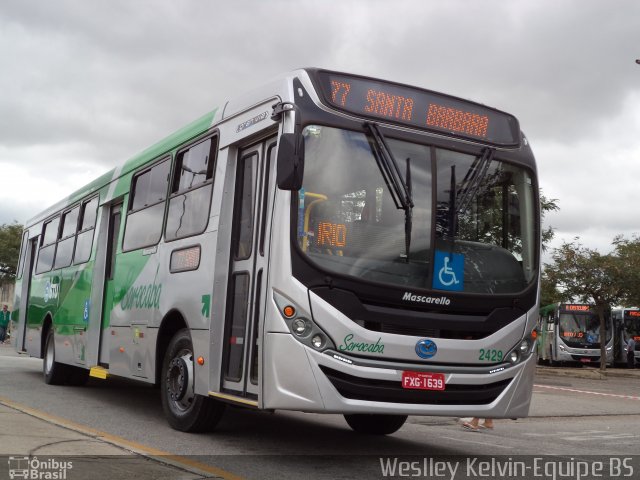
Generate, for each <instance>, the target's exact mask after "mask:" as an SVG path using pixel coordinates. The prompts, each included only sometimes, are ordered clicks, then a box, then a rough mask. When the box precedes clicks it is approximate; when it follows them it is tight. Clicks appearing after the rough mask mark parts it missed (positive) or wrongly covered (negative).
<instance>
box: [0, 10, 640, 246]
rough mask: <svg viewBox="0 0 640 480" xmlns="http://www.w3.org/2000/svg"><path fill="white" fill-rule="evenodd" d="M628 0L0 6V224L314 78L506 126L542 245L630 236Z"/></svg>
mask: <svg viewBox="0 0 640 480" xmlns="http://www.w3.org/2000/svg"><path fill="white" fill-rule="evenodd" d="M636 58H640V2H638V1H636V0H629V1H625V0H618V1H616V2H609V1H604V0H602V1H595V0H573V1H568V0H567V1H560V2H559V1H552V0H518V1H515V0H500V1H497V0H494V1H491V0H489V1H472V0H447V1H444V0H437V1H436V0H416V1H410V0H393V1H391V0H327V1H322V2H318V1H307V0H246V1H242V0H237V1H222V0H218V1H213V0H153V1H151V0H123V1H121V0H109V1H106V0H97V1H86V0H52V1H47V0H39V1H34V0H3V1H2V2H0V65H2V67H1V68H2V74H0V175H1V179H2V186H1V187H0V223H7V222H11V221H13V220H17V221H19V222H21V223H22V222H24V221H26V220H27V219H28V218H30V217H31V216H33V215H34V214H36V213H37V212H39V211H40V210H42V209H44V208H45V207H47V206H49V205H50V204H53V203H55V202H56V201H57V200H59V199H61V198H62V197H64V196H66V195H67V194H69V193H71V192H72V191H73V190H75V189H76V188H78V187H80V186H82V185H83V184H84V183H86V182H88V181H90V180H92V179H93V178H95V177H97V176H98V175H100V174H102V173H104V172H105V171H107V170H108V169H110V168H112V167H113V166H115V165H117V164H120V163H122V162H123V161H124V160H126V159H127V158H129V157H130V156H132V155H133V154H135V153H137V152H139V151H141V150H142V149H144V148H145V147H147V146H149V145H150V144H152V143H154V142H155V141H157V140H159V139H161V138H162V137H164V136H165V135H167V134H169V133H171V132H172V131H174V130H176V129H177V128H179V127H180V126H182V125H183V124H185V123H187V122H189V121H191V120H193V119H195V118H197V117H199V116H200V115H202V114H203V113H206V112H208V111H210V110H212V109H213V108H214V107H216V106H218V105H220V104H221V103H222V102H223V101H224V100H225V99H226V98H228V97H233V96H235V95H237V94H240V93H242V91H243V90H245V89H248V88H251V87H253V86H256V85H258V84H260V83H261V82H262V81H264V80H266V79H269V78H271V77H272V76H274V75H277V74H278V73H281V72H284V71H288V70H292V69H294V68H298V67H306V66H317V67H324V68H328V69H335V70H342V71H350V72H354V73H360V74H365V75H371V76H376V77H381V78H385V79H390V80H394V81H399V82H403V83H408V84H414V85H417V86H421V87H425V88H429V89H432V90H439V91H443V92H446V93H450V94H453V95H458V96H461V97H465V98H470V99H473V100H475V101H479V102H481V103H486V104H489V105H491V106H494V107H497V108H500V109H502V110H505V111H507V112H510V113H513V114H514V115H516V116H517V117H518V118H519V119H520V123H521V127H522V128H523V130H524V132H525V133H526V134H527V136H528V137H529V140H530V142H531V144H532V147H533V149H534V153H535V154H536V158H537V160H538V167H539V175H540V184H541V186H542V189H543V192H544V193H545V195H546V196H547V197H549V198H555V199H557V200H558V205H559V206H560V208H561V210H560V211H559V212H557V213H554V214H551V215H549V216H548V218H547V222H546V223H547V224H550V225H552V226H553V227H555V228H556V231H557V234H556V239H555V241H554V246H557V245H559V244H560V243H561V241H562V240H571V239H572V238H573V237H575V236H580V237H581V240H582V243H583V244H585V245H586V246H589V247H591V248H597V249H599V250H601V251H603V252H605V251H608V250H609V249H610V243H611V239H612V238H613V237H614V236H615V235H617V234H625V235H627V236H629V235H632V234H633V233H640V213H639V212H638V196H639V195H638V193H637V192H638V187H637V184H638V179H640V65H637V64H636V63H635V59H636Z"/></svg>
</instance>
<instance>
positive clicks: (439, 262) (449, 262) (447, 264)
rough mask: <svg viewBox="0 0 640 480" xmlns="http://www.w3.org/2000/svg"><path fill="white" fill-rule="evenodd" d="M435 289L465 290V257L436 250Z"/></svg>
mask: <svg viewBox="0 0 640 480" xmlns="http://www.w3.org/2000/svg"><path fill="white" fill-rule="evenodd" d="M433 288H435V289H438V290H450V291H462V290H463V289H464V255H462V254H459V253H449V252H443V251H441V250H436V262H435V266H434V275H433Z"/></svg>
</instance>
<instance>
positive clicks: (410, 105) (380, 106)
mask: <svg viewBox="0 0 640 480" xmlns="http://www.w3.org/2000/svg"><path fill="white" fill-rule="evenodd" d="M320 81H321V82H320V83H321V87H322V88H321V90H322V93H323V95H324V100H325V102H326V103H328V104H329V105H330V106H332V107H335V108H338V109H340V110H344V111H347V112H351V113H354V114H356V115H361V116H364V117H369V118H373V119H380V120H385V121H389V122H393V123H398V124H402V125H407V126H411V127H415V128H420V129H423V130H429V131H433V132H437V133H442V134H445V135H449V136H455V137H461V138H467V139H471V140H477V141H481V142H482V143H487V144H493V145H498V146H514V147H515V146H518V145H519V144H520V126H519V124H518V120H516V118H515V117H514V116H513V115H509V114H507V113H504V112H501V111H499V110H495V109H493V108H490V107H486V106H484V105H481V104H478V103H474V102H470V101H467V100H463V99H460V98H456V97H452V96H449V95H445V94H442V93H437V92H432V91H430V90H423V89H419V88H415V87H409V86H405V85H399V84H396V83H390V82H384V81H381V80H373V79H368V78H364V77H354V76H348V75H343V74H336V73H331V72H320Z"/></svg>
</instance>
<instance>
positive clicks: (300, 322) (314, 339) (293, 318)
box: [273, 292, 336, 351]
mask: <svg viewBox="0 0 640 480" xmlns="http://www.w3.org/2000/svg"><path fill="white" fill-rule="evenodd" d="M273 299H274V300H275V303H276V306H277V307H278V310H279V311H280V315H282V318H283V319H284V321H285V323H286V324H287V327H288V328H289V331H290V332H291V333H292V334H293V335H292V336H293V338H295V339H296V340H298V341H299V342H300V343H302V344H303V345H306V346H307V347H310V348H313V349H315V350H318V351H323V350H326V349H328V348H330V349H334V350H335V348H336V347H335V345H334V343H333V342H332V341H331V339H330V338H329V336H328V335H327V334H326V333H325V332H324V331H323V330H322V328H320V327H319V326H318V325H317V324H316V323H315V322H314V321H313V320H312V319H311V315H309V313H308V312H305V310H304V309H302V308H300V306H299V305H296V304H294V303H293V302H292V301H291V300H289V299H287V298H285V297H284V296H282V295H280V294H278V293H276V292H273Z"/></svg>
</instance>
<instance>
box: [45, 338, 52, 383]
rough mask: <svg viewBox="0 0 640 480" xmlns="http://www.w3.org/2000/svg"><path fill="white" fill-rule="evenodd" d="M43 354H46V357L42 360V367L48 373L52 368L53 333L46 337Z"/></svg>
mask: <svg viewBox="0 0 640 480" xmlns="http://www.w3.org/2000/svg"><path fill="white" fill-rule="evenodd" d="M45 355H46V358H45V361H44V368H45V371H46V373H47V374H48V373H49V372H51V369H52V368H53V361H54V358H55V350H54V343H53V335H50V336H49V337H47V349H46V352H45Z"/></svg>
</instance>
